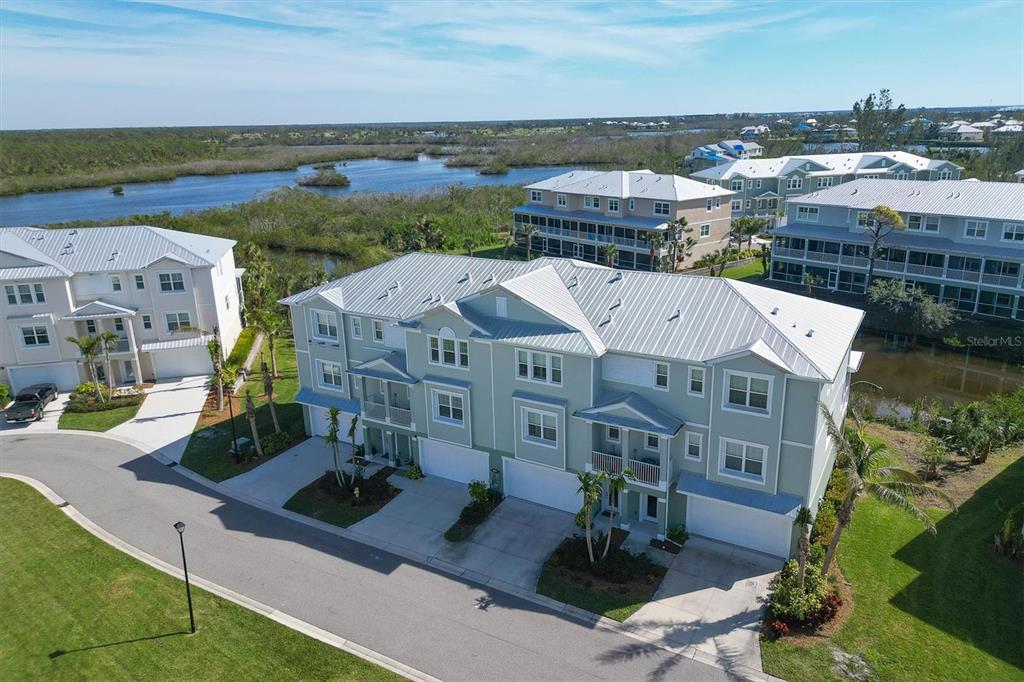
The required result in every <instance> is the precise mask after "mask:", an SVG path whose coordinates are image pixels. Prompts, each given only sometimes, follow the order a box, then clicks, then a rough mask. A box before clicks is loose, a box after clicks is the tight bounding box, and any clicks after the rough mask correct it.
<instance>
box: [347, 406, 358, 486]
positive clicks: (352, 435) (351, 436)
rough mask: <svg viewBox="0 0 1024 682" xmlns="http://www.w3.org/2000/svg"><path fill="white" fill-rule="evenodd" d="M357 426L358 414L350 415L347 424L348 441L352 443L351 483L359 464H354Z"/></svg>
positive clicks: (353, 480) (354, 478)
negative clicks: (350, 419)
mask: <svg viewBox="0 0 1024 682" xmlns="http://www.w3.org/2000/svg"><path fill="white" fill-rule="evenodd" d="M358 428H359V415H358V414H354V415H352V421H351V422H349V425H348V440H349V442H350V443H352V482H353V483H355V480H356V476H355V471H356V467H357V466H359V465H358V464H356V429H358Z"/></svg>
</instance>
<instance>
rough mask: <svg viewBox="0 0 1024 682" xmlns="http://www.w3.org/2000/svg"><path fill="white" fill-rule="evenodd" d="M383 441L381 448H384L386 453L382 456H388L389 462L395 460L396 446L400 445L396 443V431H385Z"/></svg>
mask: <svg viewBox="0 0 1024 682" xmlns="http://www.w3.org/2000/svg"><path fill="white" fill-rule="evenodd" d="M381 441H382V442H381V447H383V448H384V452H382V453H381V454H382V455H386V457H385V459H387V460H391V459H394V456H395V446H397V445H398V443H396V442H395V433H394V431H385V432H384V437H383V438H382V439H381Z"/></svg>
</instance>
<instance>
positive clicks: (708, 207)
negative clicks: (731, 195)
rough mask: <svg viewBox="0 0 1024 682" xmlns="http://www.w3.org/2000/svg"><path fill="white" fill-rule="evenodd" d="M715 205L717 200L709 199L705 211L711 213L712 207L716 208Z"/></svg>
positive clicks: (705, 204) (705, 203)
mask: <svg viewBox="0 0 1024 682" xmlns="http://www.w3.org/2000/svg"><path fill="white" fill-rule="evenodd" d="M714 207H715V200H714V199H708V200H707V201H706V202H704V212H705V213H711V211H712V209H714Z"/></svg>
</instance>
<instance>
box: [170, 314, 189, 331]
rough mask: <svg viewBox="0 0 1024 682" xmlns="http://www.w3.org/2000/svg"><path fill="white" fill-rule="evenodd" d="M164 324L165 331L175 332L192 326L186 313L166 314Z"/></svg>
mask: <svg viewBox="0 0 1024 682" xmlns="http://www.w3.org/2000/svg"><path fill="white" fill-rule="evenodd" d="M164 322H165V323H166V324H167V331H169V332H176V331H178V330H179V329H185V328H187V327H191V326H192V318H191V317H189V314H188V313H167V314H166V315H164Z"/></svg>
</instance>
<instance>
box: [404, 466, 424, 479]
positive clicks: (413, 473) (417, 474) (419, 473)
mask: <svg viewBox="0 0 1024 682" xmlns="http://www.w3.org/2000/svg"><path fill="white" fill-rule="evenodd" d="M405 477H406V478H408V479H409V480H410V481H418V480H419V479H421V478H423V469H420V465H419V464H413V465H412V466H410V467H409V470H408V471H406V472H405Z"/></svg>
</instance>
